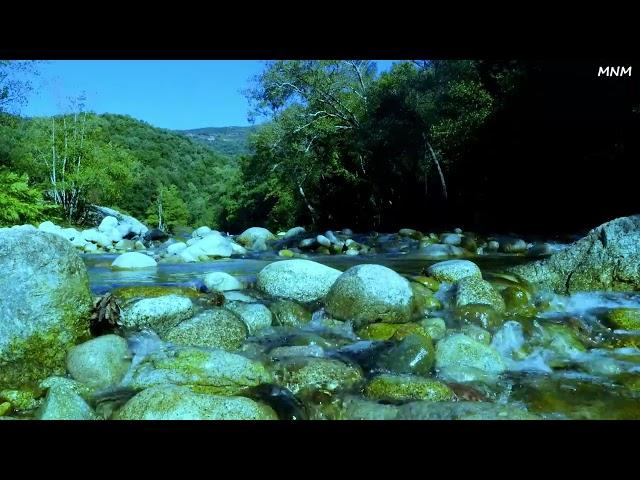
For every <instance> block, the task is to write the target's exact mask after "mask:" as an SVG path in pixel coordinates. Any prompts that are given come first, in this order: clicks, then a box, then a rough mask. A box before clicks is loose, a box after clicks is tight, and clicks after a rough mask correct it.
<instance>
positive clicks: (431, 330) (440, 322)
mask: <svg viewBox="0 0 640 480" xmlns="http://www.w3.org/2000/svg"><path fill="white" fill-rule="evenodd" d="M420 325H422V328H424V330H425V332H427V334H428V335H429V336H430V337H431V338H432V339H433V340H440V339H441V338H444V336H445V334H446V332H447V326H446V324H445V322H444V319H442V318H426V319H424V320H422V321H421V322H420Z"/></svg>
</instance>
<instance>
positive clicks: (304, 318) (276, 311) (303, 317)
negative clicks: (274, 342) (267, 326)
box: [269, 300, 311, 327]
mask: <svg viewBox="0 0 640 480" xmlns="http://www.w3.org/2000/svg"><path fill="white" fill-rule="evenodd" d="M269 308H270V311H271V313H272V315H273V324H274V325H280V326H283V327H299V326H301V325H304V324H306V323H309V322H310V321H311V312H309V311H308V310H307V309H306V308H304V307H303V306H302V305H300V304H299V303H296V302H292V301H291V300H276V301H275V302H273V303H272V304H271V306H270V307H269Z"/></svg>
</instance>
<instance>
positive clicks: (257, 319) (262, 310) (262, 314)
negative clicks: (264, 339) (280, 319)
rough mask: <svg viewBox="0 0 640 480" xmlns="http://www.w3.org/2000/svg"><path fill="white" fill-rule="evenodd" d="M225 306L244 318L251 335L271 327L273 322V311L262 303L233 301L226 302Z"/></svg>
mask: <svg viewBox="0 0 640 480" xmlns="http://www.w3.org/2000/svg"><path fill="white" fill-rule="evenodd" d="M225 308H226V309H228V310H230V311H232V312H233V313H235V314H236V315H238V316H239V317H240V318H241V319H242V321H243V322H244V323H245V325H246V326H247V330H248V332H249V335H255V334H256V333H258V332H259V331H260V330H263V329H265V328H269V327H270V326H271V324H272V322H273V315H272V314H271V311H270V310H269V309H268V308H267V307H266V306H265V305H263V304H261V303H244V302H237V301H232V302H228V303H226V304H225Z"/></svg>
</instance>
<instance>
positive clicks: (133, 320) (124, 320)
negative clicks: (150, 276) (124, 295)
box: [120, 295, 193, 334]
mask: <svg viewBox="0 0 640 480" xmlns="http://www.w3.org/2000/svg"><path fill="white" fill-rule="evenodd" d="M192 315H193V303H192V302H191V299H189V298H187V297H183V296H180V295H164V296H161V297H156V298H144V299H142V300H138V301H137V302H133V303H131V304H129V305H125V306H124V307H123V308H122V311H121V315H120V323H121V324H122V325H123V326H124V327H125V328H130V329H136V330H140V329H143V328H150V329H152V330H154V331H155V332H157V333H158V334H163V333H165V332H167V331H169V330H170V329H171V328H173V327H175V326H176V325H178V324H179V323H180V322H181V321H182V320H185V319H187V318H189V317H191V316H192Z"/></svg>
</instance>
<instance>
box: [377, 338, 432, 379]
mask: <svg viewBox="0 0 640 480" xmlns="http://www.w3.org/2000/svg"><path fill="white" fill-rule="evenodd" d="M434 353H435V349H434V347H433V342H432V341H431V339H430V338H429V337H428V336H424V335H415V334H413V335H409V336H407V337H405V338H404V339H403V340H402V341H400V342H399V343H398V344H397V345H394V346H393V347H391V348H390V349H389V350H387V351H385V352H383V353H382V354H381V355H380V358H379V360H378V366H379V367H380V368H383V369H385V370H388V371H391V372H395V373H415V374H418V375H428V374H429V373H430V372H431V367H432V366H433V361H434Z"/></svg>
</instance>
